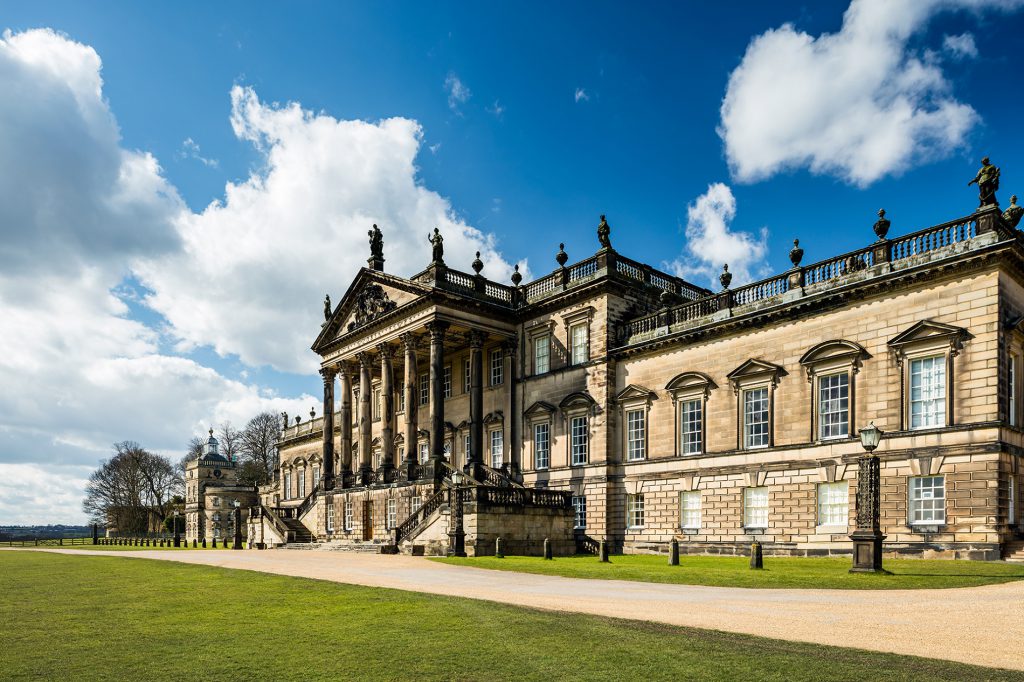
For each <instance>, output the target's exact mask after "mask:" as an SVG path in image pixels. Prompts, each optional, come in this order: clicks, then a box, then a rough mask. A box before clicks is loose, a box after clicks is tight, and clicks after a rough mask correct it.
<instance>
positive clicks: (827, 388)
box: [818, 372, 850, 440]
mask: <svg viewBox="0 0 1024 682" xmlns="http://www.w3.org/2000/svg"><path fill="white" fill-rule="evenodd" d="M849 435H850V375H849V374H847V373H846V372H842V373H840V374H829V375H827V376H823V377H820V378H819V379H818V437H819V438H821V439H822V440H824V439H827V438H846V437H847V436H849Z"/></svg>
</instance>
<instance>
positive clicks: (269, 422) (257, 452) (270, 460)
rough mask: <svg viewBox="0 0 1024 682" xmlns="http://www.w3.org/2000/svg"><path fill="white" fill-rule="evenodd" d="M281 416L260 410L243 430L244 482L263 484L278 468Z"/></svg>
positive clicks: (240, 473)
mask: <svg viewBox="0 0 1024 682" xmlns="http://www.w3.org/2000/svg"><path fill="white" fill-rule="evenodd" d="M280 430H281V423H280V418H279V417H278V415H276V414H274V413H273V412H260V413H259V414H257V415H256V416H255V417H253V418H252V419H250V420H249V423H248V424H246V425H245V429H244V430H243V431H242V443H241V448H240V449H241V454H242V468H241V469H240V471H239V476H240V478H241V479H242V480H241V482H242V483H248V484H251V485H263V484H265V483H267V482H268V481H269V480H270V479H271V477H272V476H273V474H274V469H275V468H277V437H278V434H279V433H280Z"/></svg>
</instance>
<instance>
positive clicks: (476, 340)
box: [466, 329, 487, 348]
mask: <svg viewBox="0 0 1024 682" xmlns="http://www.w3.org/2000/svg"><path fill="white" fill-rule="evenodd" d="M486 338H487V334H486V333H485V332H482V331H480V330H479V329H471V330H470V331H469V333H468V334H466V340H467V341H469V347H470V348H482V347H483V345H484V340H485V339H486Z"/></svg>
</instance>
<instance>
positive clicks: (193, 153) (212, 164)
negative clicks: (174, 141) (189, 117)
mask: <svg viewBox="0 0 1024 682" xmlns="http://www.w3.org/2000/svg"><path fill="white" fill-rule="evenodd" d="M178 158H180V159H195V160H196V161H199V162H200V163H202V164H203V165H204V166H207V167H209V168H217V167H218V166H219V165H220V162H219V161H217V159H208V158H206V157H205V156H203V155H202V149H200V148H199V145H198V144H196V141H195V140H193V139H192V138H191V137H186V138H185V140H184V141H183V142H182V143H181V151H179V152H178Z"/></svg>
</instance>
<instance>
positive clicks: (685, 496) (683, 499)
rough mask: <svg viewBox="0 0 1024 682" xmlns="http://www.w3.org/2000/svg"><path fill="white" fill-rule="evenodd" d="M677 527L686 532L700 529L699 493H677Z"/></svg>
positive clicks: (692, 491) (690, 491)
mask: <svg viewBox="0 0 1024 682" xmlns="http://www.w3.org/2000/svg"><path fill="white" fill-rule="evenodd" d="M679 525H680V526H681V527H682V528H685V529H686V530H698V529H699V528H700V491H699V490H689V491H686V492H682V493H679Z"/></svg>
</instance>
